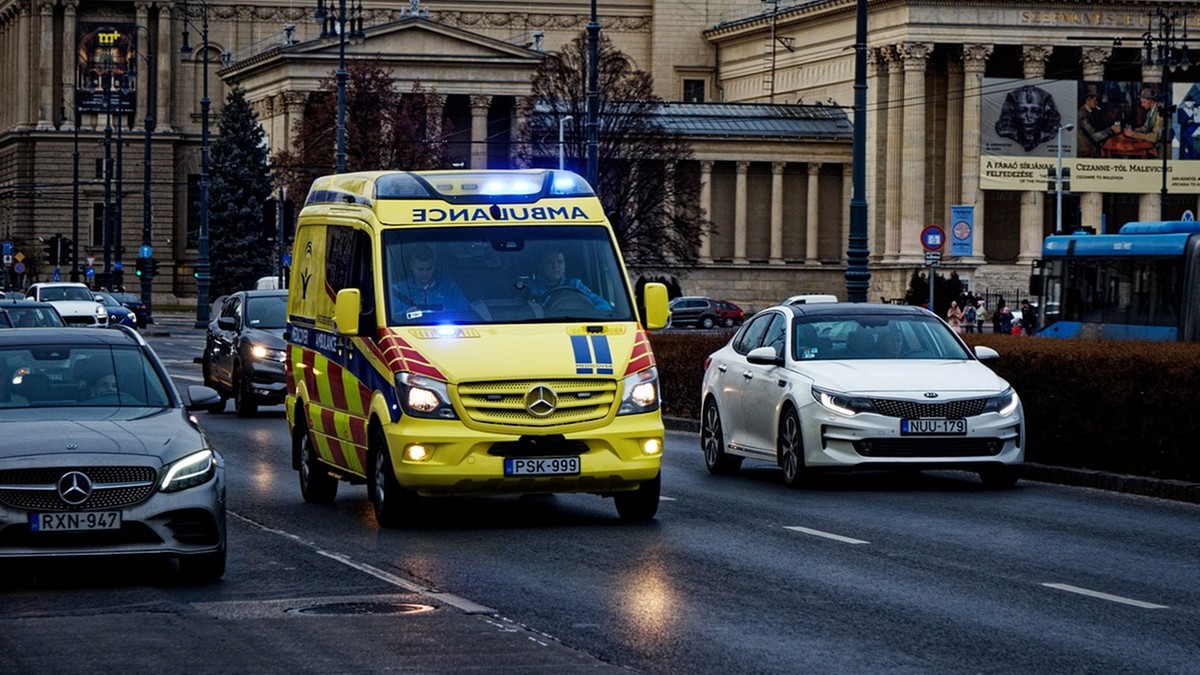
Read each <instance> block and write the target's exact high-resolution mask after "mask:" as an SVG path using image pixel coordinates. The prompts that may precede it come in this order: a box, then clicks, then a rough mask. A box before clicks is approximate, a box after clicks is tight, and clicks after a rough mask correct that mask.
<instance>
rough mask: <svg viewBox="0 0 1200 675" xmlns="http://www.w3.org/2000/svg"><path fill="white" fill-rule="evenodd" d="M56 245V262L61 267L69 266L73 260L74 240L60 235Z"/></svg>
mask: <svg viewBox="0 0 1200 675" xmlns="http://www.w3.org/2000/svg"><path fill="white" fill-rule="evenodd" d="M59 241H60V244H59V247H58V264H59V265H60V266H62V267H71V265H72V264H73V263H74V262H75V242H74V241H73V240H71V239H68V238H66V237H62V238H61V239H60V240H59Z"/></svg>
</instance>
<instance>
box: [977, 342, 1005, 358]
mask: <svg viewBox="0 0 1200 675" xmlns="http://www.w3.org/2000/svg"><path fill="white" fill-rule="evenodd" d="M975 358H977V359H979V360H980V361H998V360H999V359H1000V352H998V351H996V350H995V349H992V348H991V347H984V346H983V345H975Z"/></svg>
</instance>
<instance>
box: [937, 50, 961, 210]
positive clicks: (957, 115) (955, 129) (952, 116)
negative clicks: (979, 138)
mask: <svg viewBox="0 0 1200 675" xmlns="http://www.w3.org/2000/svg"><path fill="white" fill-rule="evenodd" d="M964 103H965V101H964V98H963V65H962V63H960V62H959V61H955V60H953V59H951V60H950V61H948V62H947V63H946V185H945V189H946V191H945V195H946V212H945V213H944V214H943V216H942V217H943V220H944V221H945V223H946V224H947V225H952V224H953V223H951V222H950V208H949V207H951V206H954V205H955V204H961V203H962V201H960V200H961V199H962V175H963V153H962V141H963V104H964Z"/></svg>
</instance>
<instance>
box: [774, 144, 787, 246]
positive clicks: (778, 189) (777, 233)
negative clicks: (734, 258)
mask: <svg viewBox="0 0 1200 675" xmlns="http://www.w3.org/2000/svg"><path fill="white" fill-rule="evenodd" d="M785 168H787V162H772V163H771V264H772V265H782V264H783V170H784V169H785Z"/></svg>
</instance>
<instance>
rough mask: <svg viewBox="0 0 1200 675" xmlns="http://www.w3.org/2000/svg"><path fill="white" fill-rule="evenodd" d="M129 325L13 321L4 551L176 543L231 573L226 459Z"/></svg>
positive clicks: (2, 422)
mask: <svg viewBox="0 0 1200 675" xmlns="http://www.w3.org/2000/svg"><path fill="white" fill-rule="evenodd" d="M216 400H218V396H217V393H216V392H215V391H213V390H212V389H209V388H208V387H202V386H199V385H192V386H190V387H188V391H187V393H186V394H183V395H181V394H180V392H179V391H177V390H176V389H175V386H174V385H173V384H172V382H171V379H170V378H169V377H168V376H167V373H166V371H165V370H164V368H163V366H162V363H161V362H160V361H159V360H158V357H157V356H156V355H155V354H154V352H153V351H152V350H151V348H150V346H149V345H148V344H146V342H145V340H143V339H142V338H141V337H140V336H138V335H137V334H136V333H135V332H134V331H132V330H130V329H127V328H115V329H112V328H110V329H98V328H80V329H77V330H64V329H61V328H59V329H54V328H28V329H23V330H9V331H0V560H4V559H38V558H56V559H61V558H70V557H89V558H94V557H96V556H104V557H111V556H138V557H145V556H151V557H166V558H174V559H177V560H178V562H179V571H180V575H181V577H182V579H183V580H184V581H187V582H210V581H216V580H218V579H220V578H221V577H222V576H223V575H224V574H225V551H226V529H225V527H226V526H225V472H224V460H223V459H222V457H221V455H220V454H219V453H218V452H217V451H216V450H214V449H213V448H212V447H211V446H210V445H209V442H208V439H207V438H206V437H205V435H204V433H203V431H201V429H200V426H199V425H198V424H197V422H196V419H195V418H194V417H193V416H192V415H191V413H190V412H189V410H190V409H191V408H193V407H197V406H208V405H211V404H212V403H213V402H214V401H216Z"/></svg>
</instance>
